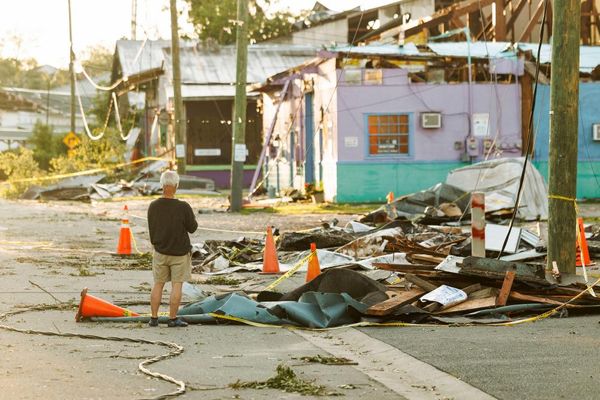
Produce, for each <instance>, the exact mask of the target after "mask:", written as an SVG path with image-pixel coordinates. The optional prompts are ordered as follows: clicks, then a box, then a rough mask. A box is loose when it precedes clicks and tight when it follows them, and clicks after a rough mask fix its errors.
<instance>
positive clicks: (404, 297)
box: [366, 288, 425, 316]
mask: <svg viewBox="0 0 600 400" xmlns="http://www.w3.org/2000/svg"><path fill="white" fill-rule="evenodd" d="M424 293H425V292H424V291H423V290H421V289H417V288H415V289H411V290H409V291H407V292H403V293H400V294H398V295H397V296H395V297H392V298H391V299H387V300H385V301H382V302H381V303H377V304H375V305H372V306H371V307H369V308H368V309H367V311H366V314H367V315H375V316H384V315H389V314H391V313H393V312H394V311H396V310H397V309H398V308H400V307H402V306H403V305H406V304H409V303H412V302H413V301H415V300H417V299H418V298H419V297H421V296H422V295H423V294H424Z"/></svg>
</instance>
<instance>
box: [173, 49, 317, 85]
mask: <svg viewBox="0 0 600 400" xmlns="http://www.w3.org/2000/svg"><path fill="white" fill-rule="evenodd" d="M316 52H317V49H316V48H315V47H313V46H304V45H302V46H297V45H272V44H270V45H265V44H260V45H251V46H248V74H247V81H248V83H255V82H262V81H264V80H265V79H266V78H267V77H269V76H271V75H274V74H276V73H278V72H281V71H284V70H286V69H289V68H292V67H294V66H296V65H298V64H301V63H303V62H305V61H306V60H307V59H309V58H312V57H314V56H315V55H316ZM168 53H170V52H169V51H165V60H166V62H165V66H166V69H167V70H168V71H169V76H171V74H170V71H171V59H170V54H168ZM235 73H236V53H235V46H220V47H218V48H215V49H211V50H209V49H204V48H202V47H190V48H186V49H182V50H181V81H182V83H183V84H184V85H189V84H193V85H197V84H203V85H215V84H226V85H230V84H232V83H233V82H235V80H236V79H235Z"/></svg>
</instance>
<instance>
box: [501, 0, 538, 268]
mask: <svg viewBox="0 0 600 400" xmlns="http://www.w3.org/2000/svg"><path fill="white" fill-rule="evenodd" d="M547 11H548V0H545V1H544V14H543V16H542V24H541V25H540V40H539V42H538V49H537V55H536V60H535V85H534V89H533V100H532V102H531V114H529V123H528V125H527V128H528V130H529V135H528V137H527V147H526V148H525V162H524V163H523V170H522V171H521V177H520V178H519V188H518V189H517V198H516V199H515V208H514V210H513V213H512V216H511V218H510V225H509V226H508V232H506V237H505V238H504V242H503V243H502V249H501V250H500V253H498V257H497V258H496V259H498V260H499V259H500V257H502V253H504V249H505V248H506V244H507V243H508V238H509V237H510V232H511V231H512V228H513V225H514V224H515V218H516V216H517V212H518V211H519V202H520V201H521V192H522V191H523V183H524V182H525V172H526V171H527V163H528V162H529V155H530V154H531V150H532V148H533V142H534V141H533V138H534V136H535V134H534V131H533V114H534V111H535V103H536V101H537V90H538V78H539V74H540V53H541V51H542V41H543V40H544V26H545V25H546V15H547Z"/></svg>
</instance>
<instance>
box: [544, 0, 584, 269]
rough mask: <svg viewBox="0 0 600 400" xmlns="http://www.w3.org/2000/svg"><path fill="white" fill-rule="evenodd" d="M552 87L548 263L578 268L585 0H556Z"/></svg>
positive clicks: (564, 267)
mask: <svg viewBox="0 0 600 400" xmlns="http://www.w3.org/2000/svg"><path fill="white" fill-rule="evenodd" d="M554 7H555V8H554V21H553V29H552V30H553V32H554V34H553V35H552V76H551V87H550V158H549V161H550V162H549V166H548V168H549V170H548V172H549V174H548V175H549V195H548V198H549V200H548V203H549V208H548V211H549V218H548V269H552V261H556V262H557V263H558V269H559V270H560V272H563V273H571V274H574V273H575V244H576V240H577V239H576V230H575V227H576V220H575V217H576V216H575V196H576V194H577V192H576V189H577V134H578V127H579V124H578V112H577V111H578V103H579V34H580V23H581V18H580V14H581V1H580V0H557V1H555V2H554Z"/></svg>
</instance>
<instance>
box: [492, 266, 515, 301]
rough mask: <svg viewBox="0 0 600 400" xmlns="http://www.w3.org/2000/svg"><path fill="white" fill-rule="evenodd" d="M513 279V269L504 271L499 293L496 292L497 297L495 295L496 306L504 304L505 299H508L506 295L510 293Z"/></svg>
mask: <svg viewBox="0 0 600 400" xmlns="http://www.w3.org/2000/svg"><path fill="white" fill-rule="evenodd" d="M514 280H515V271H506V275H505V276H504V282H502V289H500V293H498V297H496V306H505V305H506V300H508V295H509V294H510V291H511V289H512V284H513V282H514Z"/></svg>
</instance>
